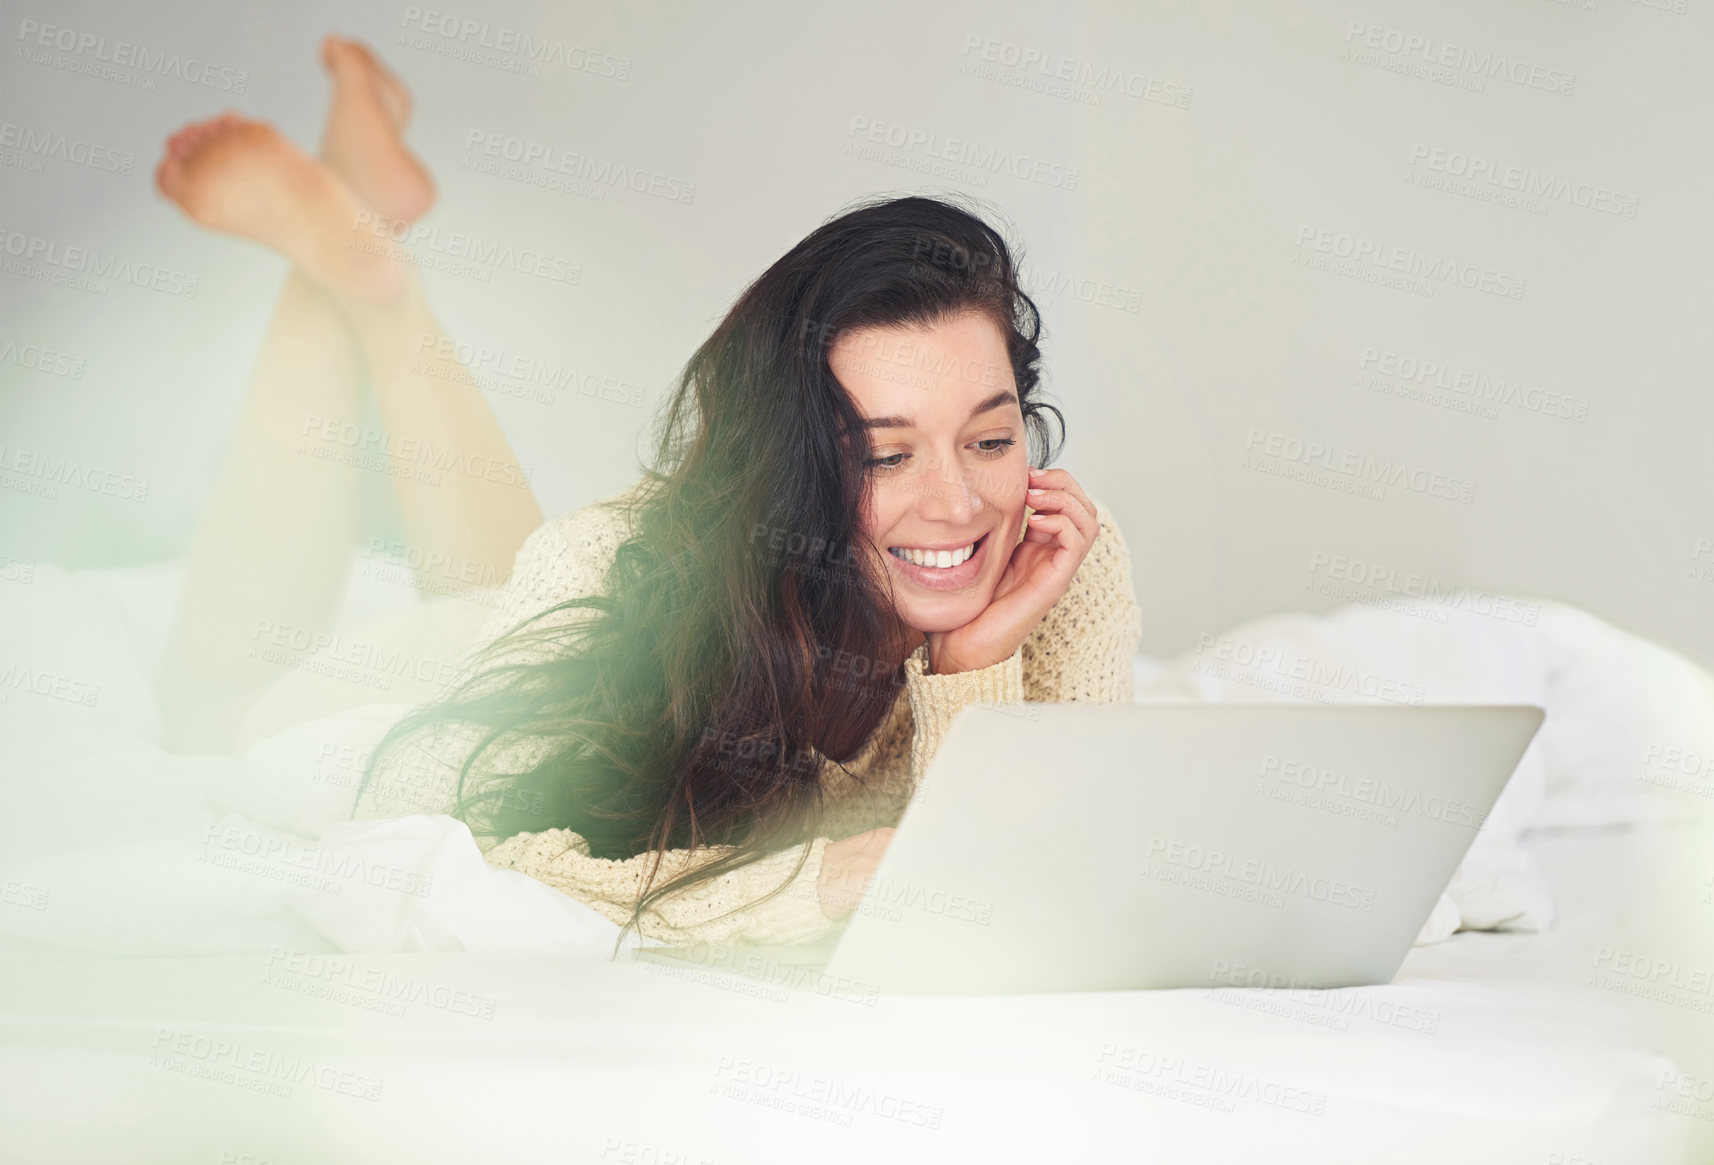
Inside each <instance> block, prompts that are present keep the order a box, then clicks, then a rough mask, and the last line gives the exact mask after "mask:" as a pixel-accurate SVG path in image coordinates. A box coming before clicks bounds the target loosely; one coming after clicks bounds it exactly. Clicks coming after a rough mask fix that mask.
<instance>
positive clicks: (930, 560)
mask: <svg viewBox="0 0 1714 1165" xmlns="http://www.w3.org/2000/svg"><path fill="white" fill-rule="evenodd" d="M987 538H988V535H986V534H984V535H982V537H980V538H978V539H976V541H974V542H972V543H970V544H969V545H968V546H961V547H959V548H958V549H957V550H915V549H912V548H909V547H903V546H889V547H887V553H888V554H891V555H892V556H893V557H894V558H897V559H898V560H899V561H901V562H908V563H910V564H911V565H912V566H919V567H922V568H923V569H925V570H952V569H954V568H955V567H959V566H962V565H963V564H964V563H966V562H968V561H969V560H970V559H972V558H974V557H976V552H977V551H978V550H980V549H981V547H982V543H983V542H985V541H987Z"/></svg>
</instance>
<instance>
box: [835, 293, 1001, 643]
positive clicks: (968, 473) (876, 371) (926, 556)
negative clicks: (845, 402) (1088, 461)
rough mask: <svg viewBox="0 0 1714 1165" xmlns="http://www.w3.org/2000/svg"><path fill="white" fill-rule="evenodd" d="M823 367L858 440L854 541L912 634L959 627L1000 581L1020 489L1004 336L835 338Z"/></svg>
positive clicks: (863, 332) (977, 325) (969, 329)
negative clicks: (864, 485)
mask: <svg viewBox="0 0 1714 1165" xmlns="http://www.w3.org/2000/svg"><path fill="white" fill-rule="evenodd" d="M828 364H829V367H830V368H831V369H832V370H833V375H834V376H835V377H837V378H838V380H839V383H840V384H841V385H842V386H844V388H845V390H846V392H847V393H849V394H850V397H851V400H852V402H853V403H854V404H855V405H856V407H857V410H858V411H859V412H860V413H862V414H863V416H864V418H865V420H866V426H867V428H868V430H869V440H870V444H871V446H872V450H871V452H870V463H869V483H870V489H869V493H868V500H867V502H866V504H865V506H864V509H863V530H864V533H866V534H867V535H868V536H869V539H870V540H871V541H872V542H873V543H874V544H875V545H876V546H877V547H879V548H880V549H881V550H882V551H883V554H882V555H881V558H882V562H883V569H884V570H886V571H887V573H888V575H889V577H890V579H891V581H892V590H893V595H894V602H895V609H896V611H897V613H898V616H899V618H900V621H901V622H903V623H904V624H905V625H906V626H907V627H909V628H912V629H914V630H916V631H922V632H928V631H951V630H954V629H956V628H959V627H962V626H964V625H965V624H966V623H968V622H970V621H971V620H972V619H974V618H975V617H976V616H977V615H979V614H981V613H982V611H983V609H984V608H986V607H987V605H988V603H989V600H990V599H991V598H992V596H993V594H994V587H995V585H996V584H997V583H998V582H999V580H1000V575H1001V574H1002V573H1003V572H1004V571H1005V569H1006V563H1007V561H1008V560H1009V559H1010V558H1011V555H1012V550H1013V548H1014V547H1015V546H1016V545H1017V542H1018V538H1019V535H1020V532H1021V530H1022V527H1023V522H1024V503H1025V501H1026V500H1027V495H1026V493H1025V491H1026V490H1027V489H1028V488H1029V452H1028V446H1027V443H1026V441H1025V430H1024V414H1023V410H1022V409H1021V408H1020V406H1019V402H1018V394H1017V390H1016V385H1015V383H1014V381H1013V379H1012V365H1011V361H1010V359H1009V358H1008V357H1007V354H1006V342H1005V338H1004V336H1003V335H1002V333H1001V331H1000V329H999V327H998V326H996V325H995V324H994V322H993V321H992V320H990V319H989V318H988V317H987V316H984V315H980V314H977V313H974V312H967V313H964V314H960V315H957V316H954V317H952V318H950V319H948V320H946V321H944V322H942V323H938V324H935V325H933V326H931V327H910V328H863V329H858V330H854V331H851V332H846V333H844V334H843V335H841V336H840V337H839V338H838V340H837V341H836V342H835V344H834V346H833V347H832V349H830V351H829V353H828ZM972 543H974V544H975V553H974V554H970V550H969V548H970V546H971V544H972ZM911 552H932V553H923V554H916V553H911ZM966 556H968V557H966ZM913 558H914V559H918V560H919V561H912V559H913ZM954 563H956V565H953V564H954Z"/></svg>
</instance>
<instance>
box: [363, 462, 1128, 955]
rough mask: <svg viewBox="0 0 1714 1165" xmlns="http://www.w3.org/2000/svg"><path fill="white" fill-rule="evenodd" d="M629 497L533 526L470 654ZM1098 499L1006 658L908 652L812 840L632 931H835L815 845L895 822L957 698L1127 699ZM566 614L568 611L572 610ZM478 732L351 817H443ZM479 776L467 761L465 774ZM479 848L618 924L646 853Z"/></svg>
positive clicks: (509, 755) (575, 558)
mask: <svg viewBox="0 0 1714 1165" xmlns="http://www.w3.org/2000/svg"><path fill="white" fill-rule="evenodd" d="M642 484H643V483H638V486H632V487H631V490H634V489H637V488H639V486H641V485H642ZM630 492H631V491H630V490H627V491H624V493H621V494H620V495H616V496H615V497H612V498H608V499H605V500H603V501H600V502H596V503H594V504H592V505H589V506H585V507H583V508H582V509H579V510H575V511H573V512H571V513H569V514H566V515H564V516H562V517H559V518H556V519H553V520H550V521H548V522H545V523H543V524H542V525H541V526H540V527H539V528H537V529H536V531H535V532H534V533H532V534H531V535H530V536H529V538H527V539H526V540H525V542H524V545H523V547H522V548H521V549H520V550H519V551H518V555H517V560H516V562H515V564H514V566H513V569H512V574H511V577H510V579H509V580H508V581H507V583H506V584H505V587H504V589H503V591H502V592H501V593H500V602H499V605H498V607H497V609H496V610H495V612H494V614H493V615H492V616H490V617H489V618H488V620H487V621H486V623H485V625H484V626H483V627H482V630H481V632H480V633H479V635H478V636H477V640H476V642H475V643H473V644H472V645H471V646H472V648H473V649H474V648H476V647H480V646H482V645H484V644H487V643H490V642H492V641H493V640H496V639H498V638H499V637H500V636H501V635H502V634H503V633H504V632H506V631H507V630H509V629H510V628H511V627H513V626H515V625H516V624H517V623H518V622H519V621H521V620H523V619H525V618H527V617H528V616H530V615H532V614H535V613H536V612H538V611H542V610H545V609H546V608H548V607H551V606H553V605H554V604H556V603H559V602H563V601H565V600H566V599H569V598H573V597H578V596H583V595H589V594H596V593H599V591H600V589H601V588H602V586H603V584H604V581H605V579H606V576H607V571H608V569H609V568H610V567H611V566H612V564H613V560H614V557H615V555H616V554H617V552H618V548H619V546H620V544H621V543H622V542H624V541H625V539H626V538H627V537H628V536H629V529H628V527H627V525H626V523H625V521H624V516H623V514H622V513H621V512H619V510H618V509H617V508H615V507H614V505H613V503H615V502H618V501H620V500H621V499H623V498H624V497H625V496H626V495H627V494H629V493H630ZM1091 500H1094V499H1091ZM1095 509H1096V516H1097V518H1098V519H1099V521H1100V527H1101V532H1100V535H1099V536H1098V537H1097V538H1096V540H1095V543H1094V544H1093V545H1092V546H1091V547H1090V549H1089V553H1088V555H1087V556H1086V557H1085V558H1084V560H1083V563H1082V564H1081V565H1080V566H1079V567H1078V570H1077V573H1076V575H1075V576H1073V578H1072V580H1071V586H1070V587H1069V588H1068V589H1067V591H1066V593H1065V594H1064V595H1063V596H1061V597H1060V600H1059V601H1058V602H1057V603H1055V604H1054V606H1053V607H1052V609H1051V610H1049V611H1048V614H1047V616H1046V618H1044V619H1043V620H1042V622H1041V624H1040V625H1039V626H1038V627H1037V628H1036V629H1035V630H1034V631H1032V632H1031V633H1030V635H1029V636H1028V638H1026V639H1025V640H1024V642H1023V644H1022V645H1021V646H1020V647H1019V648H1018V650H1017V651H1015V652H1013V653H1012V655H1011V657H1010V658H1008V659H1006V660H1004V661H1002V662H1000V663H997V664H994V665H993V666H991V667H987V668H982V669H980V670H976V671H968V672H956V673H952V674H949V675H931V674H928V673H926V672H925V670H924V668H925V667H926V666H927V662H928V656H927V650H928V649H927V647H926V646H923V647H919V648H918V649H917V651H916V652H915V653H914V654H913V655H912V656H911V657H910V658H909V659H907V660H906V661H905V667H904V671H905V676H906V680H905V685H904V687H903V689H902V690H901V691H900V693H899V696H898V698H897V700H896V701H895V702H894V704H893V707H892V708H891V709H890V710H889V712H888V714H887V716H886V717H885V718H884V719H883V721H882V722H881V724H880V726H879V727H878V728H877V729H876V730H875V732H874V735H873V736H871V737H870V739H869V741H868V742H867V743H866V744H865V745H864V747H863V750H862V751H861V752H860V753H859V755H858V756H857V757H856V758H854V759H853V760H852V761H850V762H847V765H846V768H848V769H850V770H851V772H852V774H854V775H855V777H861V778H862V780H861V781H859V780H857V779H854V777H853V776H847V775H846V773H844V772H842V771H841V770H840V768H839V766H837V765H835V764H833V763H832V762H829V761H825V760H823V761H822V762H821V764H822V786H823V791H824V799H823V800H824V804H825V806H826V810H827V815H826V819H825V821H824V824H823V827H822V834H823V836H820V837H817V838H815V839H813V840H811V841H808V842H804V843H799V844H798V845H795V846H793V847H791V848H789V849H786V850H782V851H780V852H778V853H774V854H771V855H769V856H768V857H766V858H763V859H761V860H758V861H755V862H753V863H751V864H749V865H747V866H744V867H741V868H739V869H737V870H734V871H732V872H730V873H727V874H724V875H721V876H719V877H715V878H710V879H708V880H706V881H704V882H701V883H699V884H697V885H696V886H693V887H691V888H690V889H688V890H686V891H683V892H681V893H679V894H677V895H674V896H671V897H669V898H667V899H665V900H663V901H661V902H659V903H657V904H656V905H655V906H654V907H653V908H652V909H651V910H649V911H648V912H646V913H645V914H644V915H643V917H642V919H641V920H640V923H639V929H640V930H641V932H642V933H643V934H644V935H645V936H647V937H649V938H651V939H656V940H660V941H664V942H667V943H671V944H690V943H696V942H713V943H729V942H740V941H744V942H800V941H808V940H812V939H814V938H817V937H819V936H821V935H823V934H825V933H826V932H827V931H829V930H831V929H833V928H835V927H836V926H838V925H839V923H837V922H835V921H833V920H830V919H829V918H828V917H827V915H826V914H825V913H823V911H822V909H821V904H820V898H819V896H818V894H817V889H816V883H817V880H818V878H819V877H820V874H821V861H822V853H823V851H824V850H825V849H826V848H827V844H828V842H829V841H830V840H837V839H839V838H843V837H849V836H852V835H853V834H857V833H862V832H863V831H865V830H869V829H875V828H878V827H880V826H890V825H897V824H898V822H899V819H900V817H901V815H902V814H903V812H904V809H905V806H906V804H907V803H908V802H909V800H910V797H911V793H912V790H914V789H915V788H916V787H917V786H918V784H919V782H920V781H921V780H922V777H923V774H924V772H925V771H926V770H927V768H928V765H929V761H930V760H932V759H933V757H934V754H935V751H936V749H937V748H938V747H939V744H940V740H941V737H942V736H943V735H944V734H945V732H946V730H947V728H948V726H949V725H950V723H951V721H952V718H953V716H954V714H955V713H957V712H958V711H959V710H960V709H961V708H963V707H964V706H965V705H967V704H972V703H980V702H993V703H1018V702H1020V701H1024V700H1029V701H1033V702H1045V703H1065V702H1079V701H1087V702H1096V703H1129V702H1130V701H1131V700H1132V699H1133V692H1132V653H1133V651H1134V650H1135V647H1136V643H1137V639H1138V636H1139V634H1140V633H1141V614H1140V612H1139V610H1138V607H1137V603H1136V600H1135V598H1134V597H1133V595H1132V590H1131V560H1130V554H1129V552H1128V551H1127V549H1126V546H1125V542H1124V538H1123V537H1122V536H1121V534H1120V533H1119V527H1118V525H1117V524H1116V523H1115V522H1114V520H1113V515H1112V514H1111V513H1110V512H1109V511H1108V510H1107V508H1106V507H1105V506H1103V505H1102V504H1101V503H1100V502H1099V501H1096V502H1095ZM564 614H565V615H566V616H567V617H574V616H575V614H576V612H566V613H564ZM556 617H557V616H556ZM508 658H513V657H508ZM477 739H478V734H477V731H476V730H475V729H471V728H469V727H468V726H464V725H454V726H451V727H447V728H442V729H438V730H436V731H435V732H434V734H433V735H432V737H431V738H429V739H427V740H423V739H421V738H417V739H414V740H412V741H410V742H408V744H407V745H406V746H405V747H403V748H400V749H397V750H390V751H389V754H388V757H387V758H386V759H385V760H384V761H383V762H382V764H381V765H380V766H379V767H378V769H377V771H376V773H375V776H374V778H373V779H372V780H371V782H370V784H369V786H368V787H367V788H366V789H365V790H364V793H363V796H362V797H361V798H360V799H359V800H358V803H357V806H356V810H355V814H354V816H356V817H359V818H362V817H396V816H403V815H407V814H413V813H445V812H447V811H449V810H450V808H451V807H452V804H453V801H454V794H455V789H456V785H457V776H458V769H459V767H460V765H462V763H463V761H464V760H465V758H466V757H467V756H469V754H470V752H471V751H472V749H473V748H474V746H475V743H476V740H477ZM539 743H540V742H535V741H529V740H521V741H518V742H515V743H507V744H505V745H503V746H497V747H495V748H493V749H490V751H489V753H488V754H486V755H485V756H484V757H483V760H482V762H481V766H480V769H481V771H484V772H486V771H507V768H506V767H507V766H512V765H520V764H529V763H531V762H532V761H533V760H535V759H536V758H537V757H539V756H540V755H541V752H540V751H537V750H536V748H534V747H533V746H536V745H539ZM477 771H478V769H477V768H475V767H473V769H472V776H473V777H475V776H476V774H477ZM510 771H519V770H518V769H516V768H513V769H511V770H510ZM480 844H481V845H482V846H483V847H484V849H485V850H486V852H487V859H488V862H489V863H490V864H491V865H494V866H499V867H503V868H505V869H511V870H518V871H521V872H522V873H525V874H528V875H530V876H531V877H533V878H536V879H538V880H540V881H542V882H545V883H546V884H548V885H549V886H553V887H555V888H557V889H559V890H562V891H564V892H565V893H567V894H569V895H571V896H572V897H574V898H576V899H578V900H580V901H582V902H585V903H587V904H588V905H589V906H591V907H593V908H594V909H595V910H597V911H599V912H600V913H601V914H602V915H604V916H606V917H607V918H610V919H612V920H613V921H614V922H616V923H620V924H623V923H625V922H627V921H628V920H629V919H630V917H631V912H632V909H633V908H634V907H635V905H636V901H637V897H638V894H639V893H640V892H641V890H642V887H643V883H644V880H645V878H646V877H647V872H648V867H649V864H650V863H651V862H652V860H653V855H652V854H642V855H639V856H637V857H634V858H630V859H627V860H624V861H610V860H606V859H602V858H594V857H591V856H589V852H588V846H587V844H586V843H585V842H584V840H583V839H582V838H581V837H580V836H579V835H577V834H576V833H573V832H571V831H570V830H565V829H549V830H545V831H543V832H541V833H520V834H518V835H516V836H515V837H512V838H508V839H506V840H504V841H500V842H495V841H493V840H492V839H483V840H482V841H481V843H480ZM723 852H726V851H725V850H724V849H723V848H721V847H716V848H713V849H709V850H704V851H700V852H695V853H693V852H692V851H687V850H671V851H668V853H667V854H666V855H665V857H664V859H663V860H662V862H661V869H660V872H659V874H658V875H657V878H656V882H655V884H656V885H659V884H661V883H662V882H664V881H665V880H666V879H667V878H670V877H672V876H674V875H676V874H678V873H680V872H682V871H683V870H685V869H688V868H692V867H693V866H695V865H697V864H699V863H700V862H702V861H705V860H707V859H708V858H710V857H714V856H718V855H719V854H721V853H723ZM800 859H802V866H801V868H799V861H800ZM794 869H797V873H796V876H793V870H794ZM775 891H778V893H775Z"/></svg>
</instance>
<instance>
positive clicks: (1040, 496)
mask: <svg viewBox="0 0 1714 1165" xmlns="http://www.w3.org/2000/svg"><path fill="white" fill-rule="evenodd" d="M1028 504H1029V507H1030V508H1031V509H1032V510H1035V511H1037V512H1045V513H1052V514H1064V515H1065V516H1066V517H1068V518H1070V519H1071V521H1072V522H1073V523H1074V524H1075V525H1076V526H1077V528H1078V529H1079V530H1081V531H1083V536H1084V537H1085V538H1087V539H1089V541H1091V542H1093V541H1095V535H1096V534H1097V533H1098V532H1099V530H1100V528H1101V523H1100V520H1099V519H1097V518H1096V516H1095V509H1094V507H1093V506H1091V505H1089V504H1088V503H1087V502H1086V501H1084V500H1083V499H1082V498H1079V497H1078V496H1077V495H1076V494H1074V493H1072V492H1071V491H1070V490H1064V489H1042V490H1040V491H1037V490H1035V489H1031V490H1030V493H1029V498H1028Z"/></svg>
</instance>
